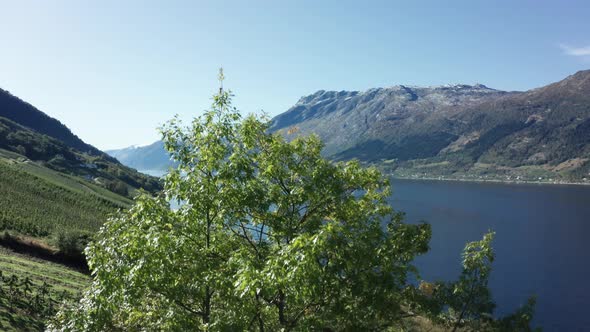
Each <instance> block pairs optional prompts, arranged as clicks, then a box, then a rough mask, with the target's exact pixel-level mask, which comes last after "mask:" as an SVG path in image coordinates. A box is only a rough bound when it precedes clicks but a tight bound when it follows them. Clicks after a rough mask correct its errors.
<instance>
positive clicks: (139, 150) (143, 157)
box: [105, 141, 172, 170]
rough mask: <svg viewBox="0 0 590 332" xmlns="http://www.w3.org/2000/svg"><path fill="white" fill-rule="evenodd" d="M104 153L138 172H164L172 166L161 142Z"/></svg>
mask: <svg viewBox="0 0 590 332" xmlns="http://www.w3.org/2000/svg"><path fill="white" fill-rule="evenodd" d="M105 152H106V153H108V154H109V155H111V156H112V157H114V158H116V159H117V160H119V161H120V162H121V163H123V164H124V165H127V166H129V167H133V168H135V169H139V170H165V169H167V168H168V167H170V166H171V165H172V162H171V161H170V156H169V155H168V153H167V152H166V151H165V150H164V143H163V142H162V141H156V142H154V143H152V144H150V145H146V146H130V147H128V148H123V149H115V150H107V151H105Z"/></svg>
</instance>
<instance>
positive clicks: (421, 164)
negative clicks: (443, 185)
mask: <svg viewBox="0 0 590 332" xmlns="http://www.w3.org/2000/svg"><path fill="white" fill-rule="evenodd" d="M271 130H273V131H278V132H281V133H282V134H283V135H285V136H286V137H288V138H289V139H293V138H295V137H296V136H298V135H308V134H317V135H319V136H320V137H321V138H322V140H323V141H324V143H325V144H326V147H325V151H324V152H325V154H326V156H328V157H329V158H332V159H334V160H346V159H351V158H357V159H359V160H361V161H363V162H365V163H369V164H375V165H378V166H379V167H381V168H383V169H384V170H385V171H387V172H391V173H392V174H393V175H394V176H398V177H411V178H425V177H435V178H458V179H468V180H479V179H490V180H503V181H505V180H510V181H513V180H525V181H539V180H541V181H575V182H581V181H587V180H584V179H589V178H590V174H589V172H590V163H589V160H590V70H586V71H580V72H578V73H576V74H574V75H571V76H569V77H567V78H565V79H564V80H562V81H560V82H557V83H554V84H550V85H547V86H545V87H542V88H538V89H533V90H529V91H525V92H507V91H499V90H495V89H491V88H488V87H486V86H484V85H481V84H477V85H446V86H438V87H413V86H404V85H398V86H393V87H389V88H377V89H370V90H367V91H363V92H361V91H339V92H337V91H323V90H321V91H318V92H316V93H314V94H312V95H309V96H305V97H302V98H301V99H300V100H299V101H298V102H297V103H296V104H295V105H294V106H293V107H291V108H290V109H289V110H288V111H286V112H285V113H282V114H280V115H278V116H276V117H275V118H274V119H273V120H272V126H271ZM157 146H158V145H152V146H150V148H149V149H146V150H144V148H138V149H135V150H134V151H133V157H132V158H130V159H126V161H124V163H127V164H131V162H134V161H132V160H137V159H141V158H144V156H145V155H146V154H147V151H149V154H150V157H149V159H155V160H158V161H159V162H158V164H157V165H162V164H161V163H160V161H162V160H166V159H167V154H166V152H165V151H163V149H160V148H157ZM157 150H159V152H158V151H157ZM111 154H112V155H116V152H111ZM158 154H159V156H160V157H157V158H156V157H154V156H155V155H158ZM146 159H148V158H145V159H144V160H146ZM144 166H145V168H147V169H152V166H151V165H144ZM157 167H160V166H157ZM164 168H165V167H164Z"/></svg>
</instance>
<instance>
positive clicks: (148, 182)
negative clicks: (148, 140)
mask: <svg viewBox="0 0 590 332" xmlns="http://www.w3.org/2000/svg"><path fill="white" fill-rule="evenodd" d="M0 149H2V150H4V151H9V152H12V154H3V155H4V157H1V158H0V159H4V160H5V161H6V160H7V159H11V160H10V162H11V164H15V163H28V162H34V163H36V164H38V165H39V166H41V167H44V168H48V169H50V170H53V171H56V172H59V173H63V174H64V175H68V176H76V177H79V178H81V179H84V180H85V181H87V182H92V183H93V184H94V185H98V186H101V187H103V188H106V189H108V190H110V191H112V192H115V193H117V194H120V195H123V196H127V197H132V196H133V195H134V193H135V191H136V190H137V189H140V188H143V189H145V190H148V191H151V192H156V191H158V190H159V189H161V184H160V182H159V180H158V179H157V178H154V177H150V176H147V175H145V174H142V173H139V172H137V171H136V170H134V169H131V168H129V167H127V166H124V165H123V164H121V163H120V162H119V161H117V160H116V159H115V158H113V157H110V156H109V155H107V154H106V153H104V152H102V151H100V150H98V149H96V148H94V147H93V146H91V145H89V144H87V143H85V142H84V141H82V140H81V139H80V138H78V137H77V136H76V135H74V134H73V133H72V132H71V131H70V130H69V129H68V128H67V127H66V126H64V125H63V124H62V123H61V122H59V121H58V120H56V119H54V118H51V117H49V116H48V115H46V114H45V113H43V112H41V111H40V110H38V109H36V108H35V107H33V106H32V105H30V104H28V103H26V102H24V101H22V100H20V99H18V98H16V97H14V96H12V95H11V94H10V93H8V92H6V91H4V90H0ZM15 154H16V155H18V156H19V157H18V158H7V157H6V156H14V155H15Z"/></svg>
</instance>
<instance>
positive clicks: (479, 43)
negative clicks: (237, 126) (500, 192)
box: [0, 0, 590, 149]
mask: <svg viewBox="0 0 590 332" xmlns="http://www.w3.org/2000/svg"><path fill="white" fill-rule="evenodd" d="M0 36H1V39H0V87H2V88H4V89H6V90H9V91H11V92H12V93H13V94H15V95H17V96H19V97H21V98H22V99H24V100H26V101H29V102H30V103H32V104H33V105H35V106H37V107H38V108H40V109H41V110H42V111H44V112H46V113H47V114H49V115H51V116H53V117H56V118H58V119H59V120H60V121H62V122H63V123H65V124H66V125H67V126H68V127H70V128H71V129H72V131H74V133H76V134H77V135H79V136H80V137H81V138H82V139H84V140H85V141H87V142H89V143H91V144H93V145H95V146H97V147H98V148H101V149H109V148H119V147H125V146H128V145H131V144H147V143H151V142H152V141H155V140H156V139H158V134H157V132H156V130H155V128H156V127H157V126H158V125H159V124H161V123H163V122H164V121H166V120H168V119H170V118H171V117H172V116H173V115H174V114H180V115H181V117H182V118H184V119H187V120H188V119H190V118H192V117H193V116H195V115H197V114H199V113H200V112H201V111H202V110H203V109H205V108H207V107H208V106H209V104H210V96H211V95H212V93H214V92H215V90H216V89H217V81H216V76H217V68H218V67H219V66H221V65H223V67H224V68H225V72H226V77H227V80H226V87H229V88H230V89H232V90H233V91H234V93H235V94H236V98H235V103H236V106H238V108H240V109H241V110H242V111H243V112H244V113H249V112H257V111H260V110H264V111H266V112H267V113H268V114H270V115H276V114H278V113H281V112H283V111H285V110H287V109H288V108H289V107H290V106H291V105H293V104H294V103H295V102H296V101H297V100H298V99H299V98H300V97H301V96H303V95H307V94H310V93H313V92H315V91H316V90H319V89H324V90H365V89H368V88H371V87H382V86H391V85H396V84H413V85H439V84H447V83H468V84H471V83H476V82H478V83H483V84H486V85H488V86H490V87H493V88H497V89H505V90H525V89H530V88H534V87H538V86H542V85H545V84H547V83H550V82H554V81H557V80H560V79H562V78H564V77H565V76H567V75H569V74H572V73H574V72H576V71H577V70H580V69H587V68H590V1H565V0H561V1H551V2H550V1H542V0H535V1H532V0H531V1H514V0H511V1H497V0H495V1H477V0H469V1H393V0H392V1H342V0H340V1H319V0H318V1H301V0H299V1H254V0H252V1H245V0H244V1H206V2H205V1H203V2H197V1H157V2H155V1H127V0H125V1H105V0H101V1H57V0H56V1H26V0H18V1H4V0H0Z"/></svg>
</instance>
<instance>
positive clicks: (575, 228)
mask: <svg viewBox="0 0 590 332" xmlns="http://www.w3.org/2000/svg"><path fill="white" fill-rule="evenodd" d="M392 184H393V192H394V193H393V195H392V198H391V204H392V206H393V207H394V208H395V209H397V210H400V211H404V212H406V221H407V222H411V223H416V222H420V221H422V220H423V221H426V222H428V223H430V224H431V225H432V240H431V243H430V246H431V250H430V252H429V253H428V254H426V255H424V256H421V257H419V258H418V259H417V260H416V264H417V266H418V267H419V270H420V272H421V277H422V279H424V280H429V281H434V280H453V279H456V278H457V277H458V275H459V273H460V271H461V265H460V264H461V258H460V255H461V251H462V249H463V246H464V245H465V243H466V242H468V241H474V240H479V239H481V237H482V235H483V234H484V233H485V232H486V231H487V230H493V231H495V232H496V237H495V240H494V243H493V246H494V249H495V252H496V260H495V261H494V263H493V271H492V275H491V279H490V287H491V289H492V292H493V293H492V295H493V297H494V299H495V301H496V303H497V304H498V308H497V311H496V313H497V314H499V315H502V314H506V313H508V312H511V311H513V310H515V309H516V308H518V307H519V306H520V305H522V304H524V303H525V301H526V299H527V297H528V296H530V295H533V294H535V295H537V307H536V312H535V319H534V323H535V324H537V325H539V326H541V327H542V328H543V330H544V331H590V284H589V282H588V280H589V277H590V264H589V263H590V186H575V185H568V186H565V185H563V186H562V185H535V184H489V183H466V182H446V181H411V180H393V183H392Z"/></svg>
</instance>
